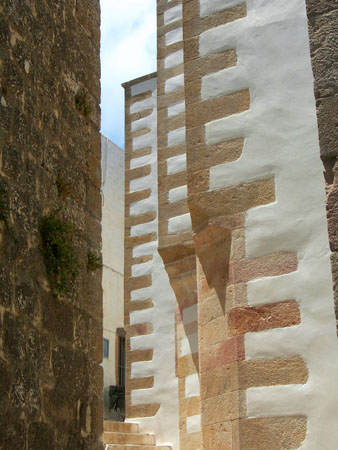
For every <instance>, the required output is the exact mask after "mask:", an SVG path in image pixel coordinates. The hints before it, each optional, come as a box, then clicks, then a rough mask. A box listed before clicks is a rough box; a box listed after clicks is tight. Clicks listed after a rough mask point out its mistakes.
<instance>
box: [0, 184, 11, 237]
mask: <svg viewBox="0 0 338 450" xmlns="http://www.w3.org/2000/svg"><path fill="white" fill-rule="evenodd" d="M8 203H9V202H8V191H7V189H6V187H5V186H4V185H3V184H2V183H0V221H1V222H3V223H4V224H5V227H6V228H7V229H8V216H9V205H8Z"/></svg>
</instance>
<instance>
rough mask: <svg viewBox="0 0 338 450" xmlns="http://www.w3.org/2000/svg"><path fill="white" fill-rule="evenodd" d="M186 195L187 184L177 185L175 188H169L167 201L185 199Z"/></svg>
mask: <svg viewBox="0 0 338 450" xmlns="http://www.w3.org/2000/svg"><path fill="white" fill-rule="evenodd" d="M187 195H188V189H187V186H186V185H185V186H179V187H177V188H173V189H170V191H169V193H168V198H169V203H175V202H178V201H180V200H185V199H186V198H187Z"/></svg>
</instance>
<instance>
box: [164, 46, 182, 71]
mask: <svg viewBox="0 0 338 450" xmlns="http://www.w3.org/2000/svg"><path fill="white" fill-rule="evenodd" d="M180 64H183V50H178V51H177V52H174V53H170V54H169V55H168V56H166V57H165V58H164V67H165V68H166V69H169V68H170V67H175V66H179V65H180Z"/></svg>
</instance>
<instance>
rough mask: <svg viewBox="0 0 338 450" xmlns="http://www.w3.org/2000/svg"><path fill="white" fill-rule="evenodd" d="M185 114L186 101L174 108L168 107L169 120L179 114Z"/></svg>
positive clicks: (176, 104)
mask: <svg viewBox="0 0 338 450" xmlns="http://www.w3.org/2000/svg"><path fill="white" fill-rule="evenodd" d="M184 112H185V101H183V102H179V103H175V104H174V105H172V106H169V107H168V118H169V119H170V118H171V117H174V116H177V115H178V114H182V113H184Z"/></svg>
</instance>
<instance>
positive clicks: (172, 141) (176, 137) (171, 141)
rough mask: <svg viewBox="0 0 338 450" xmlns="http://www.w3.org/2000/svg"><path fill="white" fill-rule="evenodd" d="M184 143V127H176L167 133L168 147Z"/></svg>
mask: <svg viewBox="0 0 338 450" xmlns="http://www.w3.org/2000/svg"><path fill="white" fill-rule="evenodd" d="M184 143H185V127H181V128H177V129H176V130H172V131H169V133H168V147H172V146H174V145H179V144H184Z"/></svg>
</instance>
